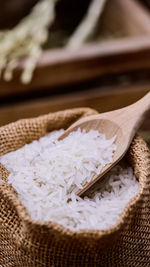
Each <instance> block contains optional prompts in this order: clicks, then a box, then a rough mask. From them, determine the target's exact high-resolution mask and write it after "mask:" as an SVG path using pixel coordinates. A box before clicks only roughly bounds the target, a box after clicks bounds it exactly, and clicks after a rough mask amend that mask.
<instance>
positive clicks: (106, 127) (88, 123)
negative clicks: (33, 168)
mask: <svg viewBox="0 0 150 267" xmlns="http://www.w3.org/2000/svg"><path fill="white" fill-rule="evenodd" d="M149 109H150V93H148V94H147V95H146V96H144V97H143V98H142V99H141V100H139V101H138V102H136V103H134V104H132V105H130V106H127V107H125V108H122V109H118V110H115V111H111V112H106V113H102V114H98V115H94V116H89V117H86V118H83V119H80V120H79V121H77V122H75V123H74V124H72V125H71V126H70V127H69V128H68V129H67V130H66V131H65V132H64V133H63V134H62V135H61V136H60V137H59V140H62V139H64V138H65V137H67V136H68V134H70V133H71V132H73V131H77V129H78V128H80V129H81V131H82V130H85V131H86V132H89V131H90V130H97V131H99V132H100V133H102V134H105V136H106V139H111V138H112V137H114V136H116V139H115V142H114V143H115V144H116V147H117V148H116V151H115V152H114V155H113V162H112V163H110V164H106V165H105V166H104V167H103V168H102V170H101V172H100V174H98V175H97V174H95V175H94V176H93V177H92V179H91V181H90V182H88V183H85V184H84V185H83V188H82V189H80V190H78V191H77V192H76V194H77V195H79V196H80V195H82V194H83V193H84V192H85V191H86V190H88V189H89V188H90V187H91V186H92V185H93V184H94V183H95V182H97V181H98V180H99V179H100V178H101V177H102V176H103V175H104V174H105V173H106V172H108V171H109V170H110V169H111V168H112V167H113V166H114V165H116V164H117V163H118V162H119V161H120V160H121V159H122V158H123V156H124V155H125V153H126V151H127V150H128V148H129V146H130V144H131V141H132V139H133V137H134V135H135V133H136V131H137V129H138V128H139V126H140V125H141V123H142V122H143V120H144V116H145V114H146V112H147V111H148V110H149Z"/></svg>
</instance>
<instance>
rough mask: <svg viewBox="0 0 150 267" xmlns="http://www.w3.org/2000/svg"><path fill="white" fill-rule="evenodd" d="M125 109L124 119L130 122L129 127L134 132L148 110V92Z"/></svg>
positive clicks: (149, 103)
mask: <svg viewBox="0 0 150 267" xmlns="http://www.w3.org/2000/svg"><path fill="white" fill-rule="evenodd" d="M125 109H126V111H125V113H126V114H125V116H126V119H127V120H128V121H130V124H131V125H130V126H131V127H133V128H134V131H135V132H136V131H137V129H138V128H139V127H140V125H141V124H142V122H143V121H144V118H145V116H146V114H147V112H148V111H149V110H150V92H149V93H147V94H146V95H145V96H144V97H142V98H141V99H140V100H138V101H137V102H136V103H134V104H132V105H130V106H128V107H127V108H125Z"/></svg>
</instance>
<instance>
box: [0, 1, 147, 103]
mask: <svg viewBox="0 0 150 267" xmlns="http://www.w3.org/2000/svg"><path fill="white" fill-rule="evenodd" d="M149 25H150V14H149V12H148V11H147V10H146V9H144V7H142V5H140V4H139V3H138V2H137V1H136V0H125V1H123V0H109V1H108V3H107V6H106V8H105V11H104V14H103V16H102V20H101V26H100V33H102V34H103V33H105V34H107V35H108V36H112V37H111V38H108V39H106V40H100V41H99V42H97V43H91V44H88V45H85V46H83V47H82V48H81V49H80V50H78V51H74V52H71V51H68V50H65V49H51V50H47V51H45V52H44V53H43V55H42V56H41V58H40V60H39V62H38V65H37V68H36V71H35V74H34V77H33V80H32V82H31V83H30V84H28V85H23V84H21V83H20V79H19V77H20V72H21V69H22V65H21V64H20V66H19V68H18V69H17V70H16V71H15V75H14V79H13V80H12V81H11V82H5V81H3V80H2V79H1V80H0V98H2V97H7V96H13V95H21V94H25V93H28V94H29V93H32V94H33V93H34V92H35V93H36V92H37V91H40V92H42V91H43V90H44V91H46V90H47V91H48V92H50V91H51V90H52V89H53V88H56V87H59V88H61V86H64V85H72V84H77V83H80V82H85V81H90V80H93V79H96V78H97V77H100V76H104V75H106V74H114V73H115V74H116V73H121V72H125V71H135V70H139V69H148V68H149V67H150V60H149V58H150V27H149ZM120 29H121V32H120ZM113 36H114V37H113ZM60 90H61V89H60Z"/></svg>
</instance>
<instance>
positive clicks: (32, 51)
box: [0, 0, 57, 83]
mask: <svg viewBox="0 0 150 267" xmlns="http://www.w3.org/2000/svg"><path fill="white" fill-rule="evenodd" d="M56 2H57V0H43V1H40V2H39V3H37V5H36V6H35V7H34V8H33V9H32V11H31V13H30V14H29V15H28V16H27V17H25V18H24V19H23V20H22V21H21V22H20V23H19V24H18V25H17V26H16V27H14V28H13V29H12V30H9V31H1V32H0V74H1V72H2V70H4V79H5V80H7V81H9V80H11V79H12V76H13V70H14V69H15V68H16V66H17V65H18V62H19V60H20V59H22V58H26V60H25V63H24V70H23V73H22V75H21V81H22V82H23V83H28V82H30V80H31V78H32V74H33V71H34V69H35V66H36V63H37V61H38V59H39V56H40V54H41V51H42V49H41V45H42V44H43V43H44V42H45V41H46V40H47V37H48V27H49V25H50V24H51V23H52V22H53V20H54V17H55V4H56Z"/></svg>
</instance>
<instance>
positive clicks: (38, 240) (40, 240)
mask: <svg viewBox="0 0 150 267" xmlns="http://www.w3.org/2000/svg"><path fill="white" fill-rule="evenodd" d="M95 113H96V112H95V111H94V110H91V109H88V108H79V109H72V110H65V111H60V112H56V113H51V114H48V115H44V116H40V117H38V118H33V119H24V120H20V121H18V122H15V123H11V124H9V125H6V126H3V127H1V128H0V155H3V154H5V153H8V152H10V151H14V150H16V149H18V148H20V147H22V146H23V145H25V144H26V143H30V142H31V141H33V140H35V139H38V138H40V137H41V136H44V135H45V134H46V133H47V132H50V131H53V130H55V129H60V128H67V127H68V126H69V125H70V124H71V123H73V122H75V121H76V120H78V119H80V118H81V117H84V116H88V115H93V114H95ZM126 158H127V159H128V161H129V163H130V165H131V166H132V167H133V168H134V172H135V174H136V177H137V179H138V181H139V186H140V190H139V192H138V194H137V195H136V196H135V197H134V198H132V199H131V200H130V202H129V204H128V205H127V206H126V207H125V209H124V212H123V213H122V215H121V216H120V219H119V221H118V222H117V224H115V225H114V227H112V228H110V229H108V230H106V231H91V230H90V231H88V230H84V231H83V230H82V231H76V232H73V231H70V230H68V229H66V228H64V227H62V226H61V225H59V224H57V223H54V222H48V223H42V222H35V221H33V220H32V219H31V218H30V216H29V214H28V213H27V210H26V209H25V207H24V206H23V205H22V204H21V202H20V201H19V199H18V197H17V193H16V192H15V190H13V188H12V186H11V185H9V184H8V183H7V178H8V175H9V172H8V171H7V170H6V169H5V167H4V166H2V165H0V179H2V180H4V182H3V183H0V267H42V266H44V267H86V266H87V267H105V266H107V267H115V266H116V267H119V266H120V267H128V266H134V267H149V266H150V152H149V149H148V147H147V145H146V143H145V142H144V141H143V140H142V139H141V138H140V137H139V136H137V137H135V138H134V140H133V142H132V145H131V146H130V149H129V151H128V153H127V155H126Z"/></svg>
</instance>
